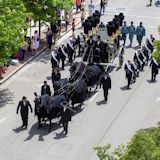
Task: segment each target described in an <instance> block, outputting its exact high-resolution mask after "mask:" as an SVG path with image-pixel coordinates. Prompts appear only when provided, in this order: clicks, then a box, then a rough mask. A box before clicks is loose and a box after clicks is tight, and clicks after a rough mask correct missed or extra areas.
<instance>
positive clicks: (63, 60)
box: [61, 59, 65, 69]
mask: <svg viewBox="0 0 160 160" xmlns="http://www.w3.org/2000/svg"><path fill="white" fill-rule="evenodd" d="M61 61H62V69H64V62H65V59H61Z"/></svg>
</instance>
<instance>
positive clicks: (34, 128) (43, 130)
mask: <svg viewBox="0 0 160 160" xmlns="http://www.w3.org/2000/svg"><path fill="white" fill-rule="evenodd" d="M42 125H43V126H42V128H41V129H38V123H35V124H34V125H33V126H32V127H31V129H30V131H29V132H28V134H29V135H28V137H27V138H26V139H25V140H24V141H29V140H31V139H32V138H33V137H34V136H36V135H38V136H39V137H38V140H39V141H44V136H47V135H48V134H49V133H48V129H49V125H47V124H46V125H45V124H42ZM59 128H61V126H60V125H59V124H57V123H52V128H51V132H53V131H55V130H57V129H59ZM51 132H50V133H51Z"/></svg>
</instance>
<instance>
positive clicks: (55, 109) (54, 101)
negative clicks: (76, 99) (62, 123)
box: [46, 95, 68, 132]
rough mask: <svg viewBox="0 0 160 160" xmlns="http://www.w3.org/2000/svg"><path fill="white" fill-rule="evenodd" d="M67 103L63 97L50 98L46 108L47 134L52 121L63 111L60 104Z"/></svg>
mask: <svg viewBox="0 0 160 160" xmlns="http://www.w3.org/2000/svg"><path fill="white" fill-rule="evenodd" d="M67 101H68V99H67V98H66V96H65V95H56V96H51V97H50V99H49V105H48V106H47V108H46V110H47V113H48V120H49V132H50V131H51V127H52V119H54V118H58V117H60V116H61V113H62V111H63V106H62V105H61V104H62V102H67Z"/></svg>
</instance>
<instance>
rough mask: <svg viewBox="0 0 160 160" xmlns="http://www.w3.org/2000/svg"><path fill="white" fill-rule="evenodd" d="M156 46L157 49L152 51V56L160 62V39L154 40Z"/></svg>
mask: <svg viewBox="0 0 160 160" xmlns="http://www.w3.org/2000/svg"><path fill="white" fill-rule="evenodd" d="M154 48H155V50H154V51H153V53H152V57H154V58H155V59H156V60H157V62H158V63H159V64H160V40H155V41H154Z"/></svg>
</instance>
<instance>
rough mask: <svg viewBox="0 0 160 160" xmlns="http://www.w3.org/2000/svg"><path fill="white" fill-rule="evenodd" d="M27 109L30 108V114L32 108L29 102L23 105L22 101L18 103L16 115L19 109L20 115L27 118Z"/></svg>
mask: <svg viewBox="0 0 160 160" xmlns="http://www.w3.org/2000/svg"><path fill="white" fill-rule="evenodd" d="M28 107H29V108H30V110H31V112H32V106H31V104H30V103H29V101H26V103H25V105H24V103H23V101H19V104H18V107H17V113H18V111H19V109H20V112H21V115H22V116H23V117H24V116H28Z"/></svg>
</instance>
